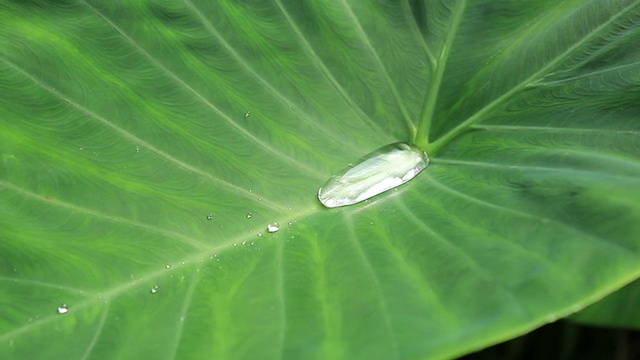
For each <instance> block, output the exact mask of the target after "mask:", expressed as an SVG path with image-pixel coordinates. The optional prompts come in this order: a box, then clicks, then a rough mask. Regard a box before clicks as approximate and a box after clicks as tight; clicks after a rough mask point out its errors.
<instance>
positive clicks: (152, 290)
mask: <svg viewBox="0 0 640 360" xmlns="http://www.w3.org/2000/svg"><path fill="white" fill-rule="evenodd" d="M151 293H152V294H156V293H158V285H154V286H152V287H151Z"/></svg>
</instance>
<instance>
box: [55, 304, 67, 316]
mask: <svg viewBox="0 0 640 360" xmlns="http://www.w3.org/2000/svg"><path fill="white" fill-rule="evenodd" d="M56 311H57V313H58V314H66V313H68V312H69V307H68V306H67V304H62V305H60V306H58V309H57V310H56Z"/></svg>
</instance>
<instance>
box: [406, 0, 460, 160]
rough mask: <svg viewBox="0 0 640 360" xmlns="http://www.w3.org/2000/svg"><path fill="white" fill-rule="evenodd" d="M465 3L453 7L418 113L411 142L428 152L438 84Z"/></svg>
mask: <svg viewBox="0 0 640 360" xmlns="http://www.w3.org/2000/svg"><path fill="white" fill-rule="evenodd" d="M466 5H467V1H466V0H460V1H459V2H458V4H457V6H456V8H455V9H454V12H453V14H452V16H451V21H450V23H449V29H448V31H447V37H446V38H445V41H444V44H443V45H442V48H441V49H440V54H439V55H438V58H437V59H436V63H435V64H434V66H433V68H432V73H431V77H430V82H429V86H428V87H427V91H426V93H425V97H424V101H423V103H422V113H421V114H420V122H419V123H418V131H417V133H416V136H415V138H414V139H413V142H414V143H415V144H416V145H418V146H420V147H421V148H423V149H424V150H425V151H427V153H429V145H430V142H429V129H430V128H431V123H432V121H433V114H434V112H435V108H436V101H437V99H438V92H439V91H440V85H441V84H442V77H443V75H444V70H445V68H446V66H447V59H448V57H449V51H450V50H451V46H452V45H453V41H454V39H455V37H456V33H457V32H458V27H459V26H460V22H461V21H462V16H463V14H464V10H465V7H466Z"/></svg>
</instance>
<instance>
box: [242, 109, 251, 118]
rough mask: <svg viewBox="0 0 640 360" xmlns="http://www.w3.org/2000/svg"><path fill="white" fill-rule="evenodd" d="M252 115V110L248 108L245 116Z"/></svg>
mask: <svg viewBox="0 0 640 360" xmlns="http://www.w3.org/2000/svg"><path fill="white" fill-rule="evenodd" d="M250 115H251V110H247V111H246V112H245V113H244V117H246V118H248V117H249V116H250Z"/></svg>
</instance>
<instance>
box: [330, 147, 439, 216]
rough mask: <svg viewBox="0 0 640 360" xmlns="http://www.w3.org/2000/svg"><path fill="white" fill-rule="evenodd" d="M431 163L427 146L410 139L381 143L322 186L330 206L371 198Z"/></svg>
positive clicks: (397, 184)
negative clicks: (424, 147) (423, 148)
mask: <svg viewBox="0 0 640 360" xmlns="http://www.w3.org/2000/svg"><path fill="white" fill-rule="evenodd" d="M427 165H429V157H428V156H427V154H426V153H425V152H424V150H422V149H420V148H419V147H417V146H415V145H412V144H407V143H394V144H390V145H387V146H384V147H381V148H379V149H377V150H375V151H373V152H372V153H370V154H368V155H366V156H365V157H363V158H361V159H360V160H358V161H357V162H356V163H355V164H352V165H350V166H349V167H347V168H346V169H344V170H342V171H341V172H340V173H338V174H336V175H333V176H332V177H331V178H330V179H329V180H328V181H327V182H326V183H325V184H324V185H323V186H322V187H321V188H320V189H319V190H318V199H319V200H320V202H321V203H322V204H323V205H324V206H326V207H329V208H334V207H339V206H346V205H351V204H355V203H359V202H361V201H364V200H367V199H369V198H371V197H373V196H375V195H378V194H380V193H383V192H385V191H387V190H390V189H393V188H395V187H398V186H400V185H402V184H404V183H406V182H407V181H409V180H411V179H413V178H414V177H415V176H416V175H418V174H419V173H420V172H421V171H422V170H424V169H425V168H426V167H427Z"/></svg>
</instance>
